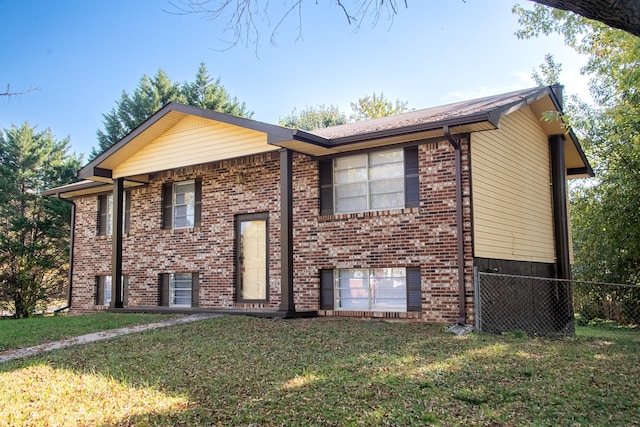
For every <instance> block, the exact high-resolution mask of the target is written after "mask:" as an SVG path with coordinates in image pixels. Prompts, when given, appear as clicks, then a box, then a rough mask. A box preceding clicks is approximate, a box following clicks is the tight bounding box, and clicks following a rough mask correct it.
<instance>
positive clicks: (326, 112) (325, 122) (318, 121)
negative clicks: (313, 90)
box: [279, 105, 347, 130]
mask: <svg viewBox="0 0 640 427" xmlns="http://www.w3.org/2000/svg"><path fill="white" fill-rule="evenodd" d="M279 123H280V126H288V127H292V128H297V129H302V130H314V129H322V128H327V127H330V126H337V125H343V124H345V123H347V116H345V115H344V113H341V112H340V110H338V107H334V106H333V105H330V106H328V107H326V106H324V105H319V106H317V107H306V108H305V109H304V110H302V111H300V113H297V112H296V110H295V109H294V110H293V112H292V113H291V114H290V115H288V116H286V117H285V118H283V119H280V122H279Z"/></svg>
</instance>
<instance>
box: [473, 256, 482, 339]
mask: <svg viewBox="0 0 640 427" xmlns="http://www.w3.org/2000/svg"><path fill="white" fill-rule="evenodd" d="M481 300H482V298H480V273H479V272H478V267H473V305H474V307H475V312H476V313H475V314H476V315H475V322H474V323H475V328H476V331H477V332H482V322H481V320H480V318H481V316H482V314H481V313H482V305H481V304H482V303H481Z"/></svg>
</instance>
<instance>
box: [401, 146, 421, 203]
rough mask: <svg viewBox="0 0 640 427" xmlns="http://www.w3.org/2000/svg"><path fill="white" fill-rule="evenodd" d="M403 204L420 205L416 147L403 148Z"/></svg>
mask: <svg viewBox="0 0 640 427" xmlns="http://www.w3.org/2000/svg"><path fill="white" fill-rule="evenodd" d="M404 204H405V207H407V208H417V207H420V170H419V167H418V147H408V148H405V149H404Z"/></svg>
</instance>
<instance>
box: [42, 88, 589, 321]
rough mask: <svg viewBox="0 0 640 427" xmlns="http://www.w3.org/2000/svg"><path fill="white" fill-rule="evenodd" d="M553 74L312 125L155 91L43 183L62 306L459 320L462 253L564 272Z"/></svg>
mask: <svg viewBox="0 0 640 427" xmlns="http://www.w3.org/2000/svg"><path fill="white" fill-rule="evenodd" d="M561 92H562V87H561V86H553V87H537V88H532V89H528V90H520V91H516V92H511V93H506V94H502V95H497V96H490V97H486V98H482V99H475V100H471V101H465V102H459V103H455V104H451V105H445V106H441V107H436V108H429V109H424V110H418V111H412V112H409V113H405V114H399V115H396V116H391V117H385V118H380V119H374V120H370V121H364V122H358V123H350V124H346V125H342V126H336V127H331V128H326V129H320V130H316V131H313V132H307V131H301V130H297V129H290V128H285V127H281V126H275V125H270V124H265V123H261V122H257V121H254V120H249V119H244V118H238V117H232V116H229V115H225V114H222V113H219V112H215V111H209V110H203V109H199V108H194V107H190V106H185V105H180V104H175V103H170V104H167V105H165V106H164V107H163V108H162V109H160V110H159V111H158V112H157V113H155V114H154V115H153V116H151V117H149V119H148V120H146V121H145V122H144V123H142V124H141V125H140V126H139V127H138V128H136V129H135V130H134V131H132V132H131V133H130V134H129V135H127V136H126V137H124V138H123V139H122V140H120V141H119V142H118V143H116V144H115V145H114V146H112V147H111V148H109V149H108V150H106V151H105V152H103V153H102V154H100V155H99V156H98V157H96V158H95V159H94V160H92V161H91V162H90V163H89V164H87V165H86V166H85V167H83V168H82V169H81V170H80V171H79V172H78V177H80V178H81V179H82V181H80V182H77V183H74V184H70V185H66V186H64V187H59V188H55V189H52V190H50V191H49V192H48V194H50V195H57V196H58V197H61V198H63V199H65V200H68V201H70V202H71V203H73V205H74V224H73V244H72V254H71V256H72V258H71V261H72V263H71V265H72V271H71V275H70V276H71V292H70V300H69V303H70V309H71V310H72V311H75V312H89V311H95V310H102V309H105V308H109V307H110V308H111V309H113V310H115V311H117V310H127V309H128V310H131V309H136V310H167V311H171V310H181V311H182V310H186V311H189V310H192V311H196V310H235V311H238V310H247V311H252V312H264V313H271V314H274V315H277V314H280V315H283V316H294V315H296V314H301V313H302V314H305V313H313V314H318V315H321V316H356V317H392V318H400V319H417V320H423V321H430V322H443V323H445V322H446V323H455V322H460V323H470V322H471V321H472V319H473V316H474V307H473V301H474V299H473V289H474V288H473V277H472V270H473V267H478V268H480V269H497V270H499V271H500V272H503V273H512V274H527V275H539V276H544V277H559V278H568V277H570V268H571V266H570V253H571V242H570V231H569V222H568V217H569V216H568V207H567V192H566V190H567V181H566V180H567V179H571V178H574V177H584V176H589V175H592V171H591V168H590V166H589V164H588V162H587V160H586V158H585V156H584V153H583V151H582V149H581V148H580V145H579V143H578V141H577V139H576V137H575V136H574V134H573V133H572V132H571V131H567V129H565V128H564V127H563V126H562V123H561V121H554V120H551V121H545V120H542V119H541V118H542V115H543V113H544V112H548V111H551V112H554V111H556V112H559V111H561V110H562V94H561Z"/></svg>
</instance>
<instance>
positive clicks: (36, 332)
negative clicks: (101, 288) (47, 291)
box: [0, 312, 175, 352]
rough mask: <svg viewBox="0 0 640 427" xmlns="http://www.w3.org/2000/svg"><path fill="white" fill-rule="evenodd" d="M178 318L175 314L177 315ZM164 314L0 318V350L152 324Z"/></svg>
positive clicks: (163, 317) (100, 314)
mask: <svg viewBox="0 0 640 427" xmlns="http://www.w3.org/2000/svg"><path fill="white" fill-rule="evenodd" d="M174 317H175V316H174ZM168 318H169V316H167V315H161V314H153V315H152V314H125V313H123V314H120V313H118V314H114V313H106V312H105V313H99V314H94V315H90V316H44V317H32V318H28V319H17V320H16V319H2V320H0V352H1V351H6V350H10V349H16V348H21V347H28V346H32V345H36V344H42V343H45V342H48V341H55V340H60V339H64V338H69V337H74V336H78V335H83V334H89V333H92V332H97V331H103V330H106V329H115V328H122V327H125V326H132V325H138V324H142V323H151V322H155V321H158V320H162V319H168Z"/></svg>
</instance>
